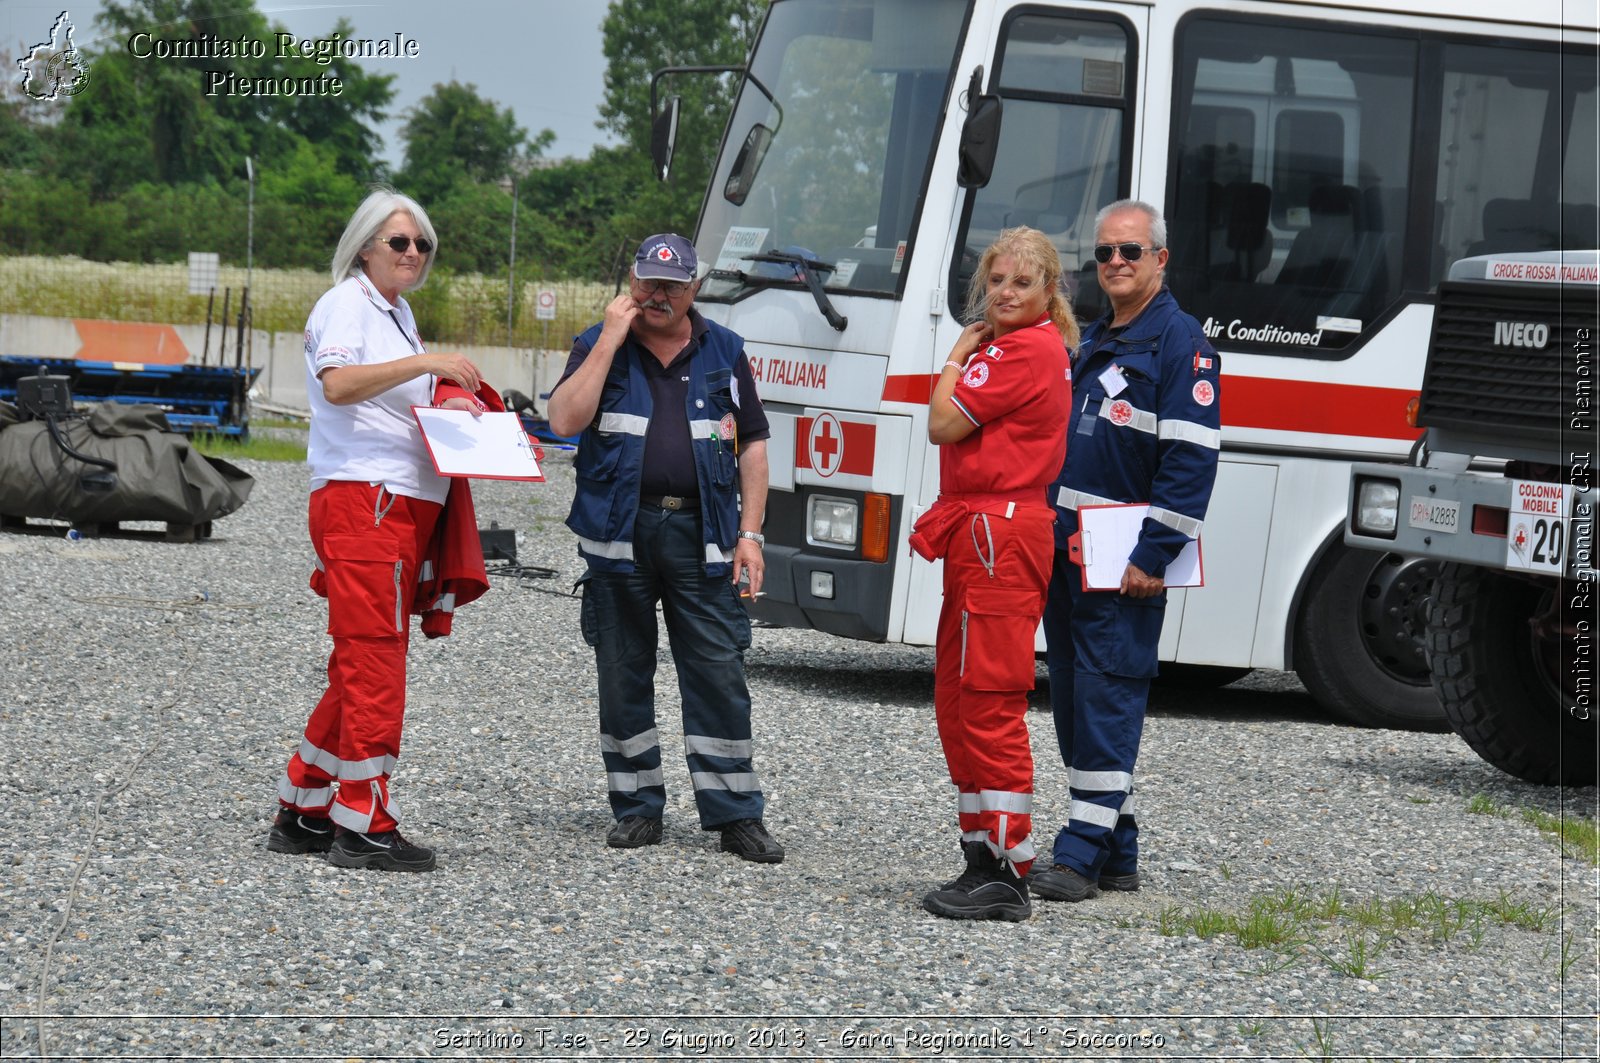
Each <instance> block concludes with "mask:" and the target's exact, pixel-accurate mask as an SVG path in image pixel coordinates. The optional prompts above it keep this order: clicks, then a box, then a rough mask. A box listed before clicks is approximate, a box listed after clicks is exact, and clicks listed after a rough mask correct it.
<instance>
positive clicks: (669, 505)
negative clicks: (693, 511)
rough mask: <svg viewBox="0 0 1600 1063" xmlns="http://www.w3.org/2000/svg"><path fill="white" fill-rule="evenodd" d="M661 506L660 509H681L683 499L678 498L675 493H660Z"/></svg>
mask: <svg viewBox="0 0 1600 1063" xmlns="http://www.w3.org/2000/svg"><path fill="white" fill-rule="evenodd" d="M661 508H662V509H672V510H679V509H682V508H683V499H681V498H679V497H678V496H677V495H662V496H661Z"/></svg>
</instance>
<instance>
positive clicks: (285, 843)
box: [267, 808, 333, 853]
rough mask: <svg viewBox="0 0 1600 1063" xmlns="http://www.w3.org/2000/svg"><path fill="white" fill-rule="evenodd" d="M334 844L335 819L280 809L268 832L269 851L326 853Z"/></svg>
mask: <svg viewBox="0 0 1600 1063" xmlns="http://www.w3.org/2000/svg"><path fill="white" fill-rule="evenodd" d="M332 845H333V820H331V819H325V818H323V817H321V816H306V815H302V814H300V813H298V812H291V811H289V810H288V809H287V808H280V809H278V815H277V818H276V819H274V820H273V821H272V830H271V832H270V833H268V834H267V852H269V853H325V852H327V851H328V849H329V847H330V846H332Z"/></svg>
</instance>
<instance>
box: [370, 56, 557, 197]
mask: <svg viewBox="0 0 1600 1063" xmlns="http://www.w3.org/2000/svg"><path fill="white" fill-rule="evenodd" d="M406 113H407V118H406V124H405V126H404V127H402V128H401V130H400V137H401V139H402V140H403V141H404V142H405V165H404V166H403V167H402V168H401V170H400V173H399V174H397V175H396V182H397V183H398V184H399V185H400V187H401V188H402V189H404V190H405V192H406V194H407V195H410V196H414V197H415V198H416V199H417V201H418V202H420V203H422V204H423V205H424V206H427V205H428V204H429V203H430V202H432V201H435V200H438V199H442V198H443V197H444V196H446V195H448V194H449V193H450V191H451V190H452V189H454V188H455V187H456V186H457V185H460V184H462V183H474V182H476V183H483V184H497V183H498V182H500V181H501V180H502V179H504V178H505V177H507V176H508V175H509V174H510V173H511V172H512V170H513V169H514V164H515V162H516V161H517V160H518V159H519V158H523V157H532V156H535V155H538V154H539V153H540V152H541V151H543V150H544V149H545V148H546V147H548V146H549V145H550V143H551V142H552V141H554V140H555V134H554V133H552V132H551V131H550V130H548V129H546V130H544V131H543V132H541V133H540V134H539V136H538V137H537V138H535V139H534V140H533V141H531V142H530V141H529V140H528V131H527V130H526V129H523V128H522V127H521V126H519V125H517V119H516V115H515V114H513V113H512V111H511V109H510V108H504V109H502V108H501V107H500V106H499V105H498V104H496V103H494V101H492V100H486V99H484V98H483V97H482V96H480V95H479V94H478V87H477V86H476V85H463V84H461V83H460V82H458V81H451V82H449V83H447V84H441V85H435V86H434V87H433V91H432V92H430V93H429V94H428V95H426V96H424V97H423V98H422V99H420V100H418V101H417V104H416V106H415V107H412V108H411V109H410V110H409V111H407V112H406ZM507 206H508V210H509V203H508V205H507Z"/></svg>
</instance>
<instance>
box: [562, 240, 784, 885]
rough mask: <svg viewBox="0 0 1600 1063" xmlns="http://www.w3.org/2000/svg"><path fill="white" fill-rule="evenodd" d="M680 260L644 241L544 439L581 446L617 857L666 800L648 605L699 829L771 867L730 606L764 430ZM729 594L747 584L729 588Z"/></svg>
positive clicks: (647, 837) (575, 521) (647, 833)
mask: <svg viewBox="0 0 1600 1063" xmlns="http://www.w3.org/2000/svg"><path fill="white" fill-rule="evenodd" d="M697 275H698V260H697V259H696V256H695V250H694V247H693V245H691V244H690V243H689V241H687V240H685V239H684V238H683V237H681V236H679V235H677V234H675V233H662V234H660V235H657V236H652V237H649V238H648V239H646V240H645V242H644V243H643V244H641V245H640V247H639V251H638V253H637V254H636V255H635V256H634V264H633V277H632V283H631V285H630V286H629V290H628V291H627V292H624V293H623V294H621V295H619V296H617V298H616V299H614V300H612V302H611V304H610V305H609V306H607V307H606V312H605V320H604V321H603V322H601V323H600V324H598V325H595V326H594V327H592V328H590V329H589V330H588V331H587V332H585V333H584V334H583V335H581V336H579V337H578V338H577V340H576V342H575V343H574V344H573V347H572V354H571V356H570V358H569V359H568V361H567V367H566V372H565V373H564V374H563V375H562V377H561V380H560V381H559V382H558V383H557V384H556V386H555V388H554V389H552V391H551V394H550V407H549V414H550V427H551V428H552V429H553V430H554V431H555V432H556V433H557V434H559V435H572V434H574V433H576V432H580V431H581V432H582V433H583V436H582V439H581V440H580V441H579V444H578V454H577V458H576V460H575V462H574V466H575V469H576V472H577V490H576V492H575V494H574V496H573V500H572V512H571V514H570V515H569V516H568V517H567V526H568V527H569V528H571V529H572V530H573V531H574V532H576V533H577V536H578V553H579V554H580V555H581V556H582V557H583V559H584V560H585V561H586V562H588V565H589V570H588V572H587V573H585V574H584V577H583V579H582V581H581V582H582V584H583V608H582V625H583V637H584V639H585V641H587V642H588V643H589V645H591V646H593V647H594V650H595V661H596V665H597V670H598V672H599V693H600V751H601V757H602V759H603V761H604V762H605V767H606V782H607V790H608V791H609V796H610V801H611V811H612V815H613V816H614V818H615V819H616V823H615V824H614V825H613V826H612V828H611V831H610V833H608V834H607V835H606V844H607V845H608V846H610V847H611V848H614V849H634V848H638V847H640V846H644V845H656V844H659V843H660V841H661V833H662V827H661V819H662V813H663V811H664V809H665V807H666V787H665V784H664V780H663V777H662V772H661V745H660V741H659V738H658V736H657V733H656V716H655V671H656V637H657V635H656V605H657V603H659V604H660V606H661V613H662V616H663V617H664V618H665V619H666V623H667V641H668V644H669V645H670V647H671V649H672V659H673V662H674V663H675V664H676V665H677V670H678V691H679V693H680V694H681V695H682V699H683V732H684V734H683V744H684V754H685V756H686V758H687V759H688V762H689V775H690V778H691V779H692V780H693V782H694V796H695V805H696V808H697V810H698V812H699V816H700V826H701V828H702V829H704V830H716V831H720V832H721V834H722V849H723V851H724V852H731V853H734V854H736V855H738V856H739V857H741V858H743V859H745V860H752V861H755V862H757V863H767V864H775V863H779V862H780V861H782V860H783V848H782V846H780V845H779V844H778V843H777V842H776V841H775V840H774V839H773V837H772V835H771V834H769V833H767V830H766V827H765V826H763V824H762V821H761V816H762V811H763V809H764V807H765V799H764V798H763V796H762V793H761V784H760V782H759V780H758V779H757V778H756V773H755V769H754V767H753V766H752V764H751V757H752V740H751V729H750V690H749V687H748V685H747V684H746V682H745V672H744V651H745V650H746V649H748V648H749V646H750V618H749V616H748V614H747V613H746V611H745V606H744V603H743V602H741V601H740V595H741V592H742V593H743V594H745V595H751V596H753V595H755V594H756V593H758V592H759V591H760V590H761V580H762V575H763V572H764V571H765V566H764V564H763V562H762V557H761V549H762V546H763V545H764V544H765V541H766V540H765V539H763V538H762V535H761V522H762V518H763V517H764V516H765V514H766V505H767V442H766V441H767V438H768V436H769V435H770V433H769V431H768V427H767V416H766V413H765V412H764V411H763V410H762V407H761V400H760V399H759V398H758V397H757V396H756V387H755V380H754V378H753V377H752V375H751V372H750V363H749V361H748V359H747V358H746V357H745V353H744V340H742V339H741V338H740V337H739V336H737V335H736V334H734V333H733V332H730V331H729V330H728V329H725V328H723V327H722V326H720V325H716V324H713V323H711V322H709V321H707V320H706V319H705V318H703V317H701V316H700V314H699V313H697V312H696V311H695V309H694V305H693V304H694V297H695V293H696V291H697V290H698V288H699V283H698V280H697ZM741 581H746V582H744V583H741Z"/></svg>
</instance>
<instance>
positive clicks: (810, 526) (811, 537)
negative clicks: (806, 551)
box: [806, 495, 861, 548]
mask: <svg viewBox="0 0 1600 1063" xmlns="http://www.w3.org/2000/svg"><path fill="white" fill-rule="evenodd" d="M860 535H861V506H860V505H859V504H858V503H857V502H856V501H855V500H854V499H852V498H832V497H829V496H827V495H813V496H812V497H810V498H809V499H807V500H806V542H808V543H811V544H813V545H821V546H843V547H851V548H853V547H854V546H855V545H856V541H857V540H858V539H859V538H860Z"/></svg>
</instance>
